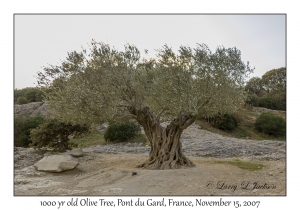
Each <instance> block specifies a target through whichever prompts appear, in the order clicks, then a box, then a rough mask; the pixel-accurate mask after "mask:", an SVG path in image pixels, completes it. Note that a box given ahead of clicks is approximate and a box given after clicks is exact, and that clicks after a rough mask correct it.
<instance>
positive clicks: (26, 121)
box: [14, 115, 44, 147]
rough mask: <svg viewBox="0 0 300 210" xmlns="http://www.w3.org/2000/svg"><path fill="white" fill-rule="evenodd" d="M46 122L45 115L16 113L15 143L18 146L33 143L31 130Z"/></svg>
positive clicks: (26, 145)
mask: <svg viewBox="0 0 300 210" xmlns="http://www.w3.org/2000/svg"><path fill="white" fill-rule="evenodd" d="M43 122H44V117H43V116H41V115H36V116H33V117H30V116H29V115H15V119H14V144H15V146H16V147H28V146H29V144H30V143H31V140H30V131H31V130H32V129H34V128H36V127H38V126H39V125H40V124H42V123H43Z"/></svg>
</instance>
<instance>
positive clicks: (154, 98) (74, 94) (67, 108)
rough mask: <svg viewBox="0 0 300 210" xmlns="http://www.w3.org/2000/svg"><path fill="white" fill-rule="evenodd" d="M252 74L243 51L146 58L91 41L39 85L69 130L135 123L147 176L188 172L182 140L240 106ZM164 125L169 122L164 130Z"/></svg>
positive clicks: (49, 70) (204, 50)
mask: <svg viewBox="0 0 300 210" xmlns="http://www.w3.org/2000/svg"><path fill="white" fill-rule="evenodd" d="M251 71H252V69H251V68H250V67H249V63H247V64H245V63H244V62H242V61H241V52H240V51H239V50H238V49H236V48H235V47H234V48H227V49H226V48H224V47H218V48H217V49H216V51H215V52H214V53H213V52H211V51H210V50H209V48H208V47H207V46H206V45H204V44H197V46H196V47H195V48H190V47H186V46H181V47H180V49H179V52H178V53H177V54H176V53H175V52H174V51H173V50H172V49H171V48H170V47H169V46H167V45H164V46H163V47H162V48H161V49H158V50H157V55H156V57H155V58H152V59H148V60H146V59H141V58H140V51H139V50H138V49H137V48H136V47H135V46H133V45H130V44H127V45H125V49H124V50H123V51H119V50H117V49H115V48H111V47H110V46H109V45H108V44H105V43H99V42H96V41H94V40H93V41H92V43H91V45H90V49H89V50H88V51H87V50H84V49H83V50H82V51H81V52H75V51H74V52H71V53H68V56H67V58H66V60H65V61H63V62H62V63H61V65H59V66H49V67H45V68H44V71H42V72H39V73H38V83H39V84H40V85H42V86H43V85H46V86H47V87H49V90H48V91H47V93H46V100H48V101H49V106H50V107H52V108H53V109H55V113H54V114H55V116H56V117H59V118H61V120H64V121H70V122H73V123H80V124H82V123H86V124H90V123H96V124H99V123H104V122H107V121H110V120H122V119H123V118H126V117H128V116H129V117H131V118H133V119H135V120H136V121H137V122H138V123H139V124H140V125H141V126H142V127H143V128H144V130H145V135H146V136H147V138H148V140H149V142H150V145H151V150H150V154H149V158H148V160H146V161H145V162H144V163H142V164H141V165H139V167H143V168H147V169H175V168H178V167H180V166H187V167H192V166H194V164H193V162H192V161H190V160H189V159H188V158H187V157H186V156H185V155H184V154H183V152H182V144H181V142H180V136H181V134H182V132H183V130H184V129H186V128H187V127H188V126H190V125H191V124H192V123H194V122H195V119H196V117H209V116H214V115H216V114H222V113H223V114H224V113H232V112H235V111H236V110H237V108H238V106H239V105H240V104H241V103H242V102H243V99H244V92H243V90H244V82H245V77H246V76H248V74H249V73H250V72H251ZM162 119H169V120H170V121H169V124H168V125H167V126H166V127H163V126H162V125H161V122H162Z"/></svg>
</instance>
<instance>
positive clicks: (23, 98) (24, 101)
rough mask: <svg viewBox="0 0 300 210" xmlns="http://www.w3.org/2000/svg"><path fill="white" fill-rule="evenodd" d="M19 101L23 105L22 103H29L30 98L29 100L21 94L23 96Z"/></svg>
mask: <svg viewBox="0 0 300 210" xmlns="http://www.w3.org/2000/svg"><path fill="white" fill-rule="evenodd" d="M17 102H18V104H20V105H21V104H27V103H28V100H27V99H26V98H25V97H23V96H21V97H19V98H18V100H17Z"/></svg>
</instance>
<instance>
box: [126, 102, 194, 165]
mask: <svg viewBox="0 0 300 210" xmlns="http://www.w3.org/2000/svg"><path fill="white" fill-rule="evenodd" d="M129 111H130V112H131V113H132V114H133V115H135V116H136V119H137V121H138V122H139V124H141V125H142V126H143V128H144V130H145V134H146V136H147V138H148V140H149V142H150V144H151V151H150V154H149V159H148V160H147V161H146V162H144V163H142V164H141V165H139V166H138V167H143V168H147V169H176V168H179V167H181V166H186V167H193V166H195V165H194V163H193V162H192V161H190V160H189V159H188V158H187V157H185V156H184V155H183V153H182V145H181V142H180V136H181V134H182V131H183V130H184V129H185V128H187V127H188V126H189V125H191V124H192V123H193V122H194V121H195V117H193V116H191V115H182V114H179V115H178V117H177V118H175V119H174V120H173V121H171V123H170V124H169V125H168V126H167V127H166V128H163V127H162V126H161V125H160V119H159V116H158V117H155V116H154V115H153V114H152V113H151V112H150V110H149V108H148V107H144V108H143V109H138V110H137V109H135V108H134V107H131V108H130V109H129Z"/></svg>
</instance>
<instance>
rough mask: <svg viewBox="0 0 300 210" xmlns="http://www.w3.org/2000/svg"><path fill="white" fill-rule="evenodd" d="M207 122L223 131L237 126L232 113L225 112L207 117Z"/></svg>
mask: <svg viewBox="0 0 300 210" xmlns="http://www.w3.org/2000/svg"><path fill="white" fill-rule="evenodd" d="M209 123H210V124H211V125H212V126H213V127H216V128H219V129H221V130H225V131H232V130H234V129H235V128H236V127H237V126H238V123H237V120H236V118H235V117H234V116H233V115H229V114H225V115H223V116H222V115H221V116H220V115H219V116H216V117H214V118H210V119H209Z"/></svg>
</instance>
